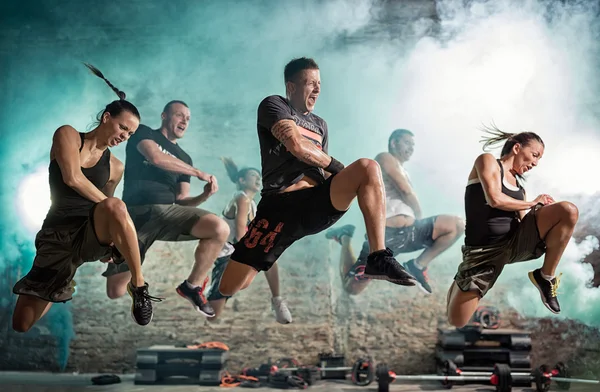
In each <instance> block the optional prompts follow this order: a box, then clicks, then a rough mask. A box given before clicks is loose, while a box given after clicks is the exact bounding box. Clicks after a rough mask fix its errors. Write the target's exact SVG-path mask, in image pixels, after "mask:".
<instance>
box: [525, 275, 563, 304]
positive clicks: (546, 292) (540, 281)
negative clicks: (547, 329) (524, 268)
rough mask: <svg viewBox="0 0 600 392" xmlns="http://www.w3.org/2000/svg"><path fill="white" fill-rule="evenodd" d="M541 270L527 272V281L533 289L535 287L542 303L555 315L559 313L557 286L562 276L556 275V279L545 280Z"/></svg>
mask: <svg viewBox="0 0 600 392" xmlns="http://www.w3.org/2000/svg"><path fill="white" fill-rule="evenodd" d="M541 272H542V271H541V269H539V268H538V269H536V270H533V271H530V272H529V280H531V283H533V285H534V286H535V287H537V289H538V291H539V292H540V296H541V297H542V303H543V304H544V305H545V306H546V307H547V308H548V309H549V310H550V311H551V312H552V313H555V314H558V313H560V305H559V304H558V298H557V297H556V295H557V291H558V285H559V283H560V277H561V276H562V274H560V275H558V277H556V278H554V279H552V280H547V279H544V277H542V274H541Z"/></svg>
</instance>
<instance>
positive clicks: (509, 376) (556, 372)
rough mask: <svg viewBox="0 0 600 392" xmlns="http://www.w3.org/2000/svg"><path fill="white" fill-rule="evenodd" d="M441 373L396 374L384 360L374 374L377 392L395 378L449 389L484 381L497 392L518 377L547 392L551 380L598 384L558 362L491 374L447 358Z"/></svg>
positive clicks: (506, 391)
mask: <svg viewBox="0 0 600 392" xmlns="http://www.w3.org/2000/svg"><path fill="white" fill-rule="evenodd" d="M444 365H445V371H444V374H443V375H407V376H399V375H396V374H395V373H394V372H391V371H390V370H389V368H388V366H387V365H386V364H385V363H381V364H379V365H377V370H376V372H375V376H376V378H377V382H378V392H389V385H390V383H391V382H393V381H395V380H405V381H441V382H442V385H444V386H445V387H446V388H448V389H450V388H452V386H453V384H454V381H483V382H489V383H490V384H492V385H494V386H495V387H496V391H497V392H510V391H511V389H512V384H513V379H514V380H516V379H519V378H520V379H521V380H525V381H526V382H535V384H536V391H537V392H547V391H549V390H550V384H551V382H552V380H554V381H555V382H556V384H557V386H558V387H559V389H563V390H568V389H569V388H570V387H571V383H583V384H600V381H598V380H587V379H579V378H570V377H569V373H568V370H567V367H566V365H565V364H564V363H562V362H559V363H557V364H556V366H555V368H554V369H552V370H550V369H549V367H548V366H546V365H542V366H540V367H539V368H537V369H534V371H533V372H531V373H525V372H511V369H510V367H509V366H508V365H506V364H496V365H494V370H493V372H492V373H489V372H468V371H461V370H460V369H458V368H457V367H456V365H455V364H454V363H452V362H451V361H446V363H445V364H444Z"/></svg>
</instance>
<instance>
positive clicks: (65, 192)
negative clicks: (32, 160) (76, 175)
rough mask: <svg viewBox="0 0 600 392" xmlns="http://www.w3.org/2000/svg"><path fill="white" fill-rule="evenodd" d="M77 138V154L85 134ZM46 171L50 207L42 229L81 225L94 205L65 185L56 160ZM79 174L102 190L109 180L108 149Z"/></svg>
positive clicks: (52, 161) (80, 134) (51, 162)
mask: <svg viewBox="0 0 600 392" xmlns="http://www.w3.org/2000/svg"><path fill="white" fill-rule="evenodd" d="M79 136H80V137H81V147H79V152H81V150H82V149H83V142H84V140H85V134H84V133H81V132H80V133H79ZM48 171H49V180H50V198H51V199H52V205H51V206H50V210H49V211H48V214H47V215H46V219H45V220H44V224H43V225H42V228H50V227H61V226H73V225H76V224H80V223H83V222H84V221H85V220H86V219H87V218H88V217H89V213H90V210H91V209H92V207H93V206H94V204H95V203H94V202H93V201H91V200H88V199H86V198H85V197H83V196H81V195H80V194H79V193H77V192H76V191H75V190H74V189H73V188H71V187H70V186H68V185H67V184H65V182H64V181H63V177H62V173H61V172H60V167H59V166H58V163H57V162H56V159H53V160H51V161H50V166H49V167H48ZM81 172H82V173H83V175H84V176H85V178H87V179H88V180H89V181H90V182H91V183H92V184H94V186H95V187H96V188H98V189H100V190H102V188H104V186H105V185H106V183H107V182H108V180H109V178H110V151H109V150H108V148H107V149H106V150H105V151H104V153H102V156H101V157H100V159H99V160H98V163H96V164H95V165H94V166H92V167H89V168H85V167H82V168H81Z"/></svg>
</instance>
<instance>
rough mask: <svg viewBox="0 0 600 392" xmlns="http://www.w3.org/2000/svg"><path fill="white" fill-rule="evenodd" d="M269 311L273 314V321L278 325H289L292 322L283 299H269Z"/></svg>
mask: <svg viewBox="0 0 600 392" xmlns="http://www.w3.org/2000/svg"><path fill="white" fill-rule="evenodd" d="M271 309H272V310H273V312H275V319H276V320H277V322H278V323H279V324H290V323H291V322H292V314H291V313H290V310H289V309H288V307H287V302H286V301H285V299H283V298H281V297H273V298H271Z"/></svg>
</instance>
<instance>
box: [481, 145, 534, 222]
mask: <svg viewBox="0 0 600 392" xmlns="http://www.w3.org/2000/svg"><path fill="white" fill-rule="evenodd" d="M475 170H477V176H478V177H479V181H480V182H481V186H482V187H483V192H484V194H485V199H486V201H487V203H488V204H489V205H490V207H492V208H497V209H499V210H503V211H521V210H527V209H529V208H531V207H533V206H534V205H535V202H531V201H522V200H517V199H514V198H512V197H510V196H508V195H506V194H504V193H502V178H500V170H498V163H497V162H496V159H495V158H494V156H493V155H491V154H481V155H480V156H478V157H477V160H475Z"/></svg>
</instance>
